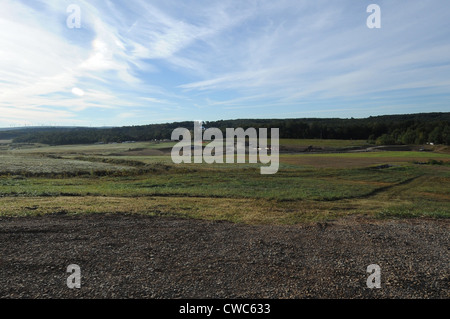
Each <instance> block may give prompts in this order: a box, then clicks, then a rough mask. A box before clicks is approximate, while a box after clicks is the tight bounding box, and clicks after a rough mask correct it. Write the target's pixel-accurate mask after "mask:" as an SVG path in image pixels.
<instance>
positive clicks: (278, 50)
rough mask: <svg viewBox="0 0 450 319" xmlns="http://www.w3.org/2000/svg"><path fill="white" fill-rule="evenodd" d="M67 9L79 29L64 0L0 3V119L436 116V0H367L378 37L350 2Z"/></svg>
mask: <svg viewBox="0 0 450 319" xmlns="http://www.w3.org/2000/svg"><path fill="white" fill-rule="evenodd" d="M74 3H76V4H77V5H79V7H80V9H81V28H80V29H70V28H68V27H67V25H66V19H67V16H68V13H67V11H66V9H67V6H68V5H69V4H71V2H70V1H57V0H49V1H41V0H37V1H33V2H29V1H25V0H24V1H13V0H2V10H0V44H1V45H0V108H1V111H2V118H1V120H0V124H2V125H8V123H16V122H17V121H19V120H20V119H22V122H24V123H32V122H34V121H40V122H41V120H43V121H45V120H46V119H47V121H48V122H52V123H55V122H61V123H68V122H70V121H72V122H73V123H80V124H83V123H85V124H92V121H93V122H94V124H95V120H92V119H93V118H99V117H101V118H102V124H108V122H109V121H110V122H114V123H118V124H120V120H122V121H123V124H132V123H138V122H139V123H142V122H145V121H147V122H154V121H156V120H157V119H173V118H175V117H174V113H175V114H176V117H177V118H180V119H183V118H184V119H186V120H189V119H192V118H198V117H203V118H205V117H208V118H209V119H217V118H232V117H239V116H245V117H253V116H264V115H267V116H269V115H271V114H292V115H293V116H295V114H303V113H305V112H306V113H307V112H314V111H316V114H317V115H319V116H320V115H321V114H324V115H325V114H327V111H328V110H330V109H334V110H335V112H336V114H338V113H339V114H342V115H345V114H349V116H352V115H351V114H353V113H355V114H356V113H357V114H363V113H365V114H367V115H370V112H371V110H374V109H375V107H377V108H378V109H380V110H385V108H384V107H385V106H386V105H390V106H391V107H394V108H395V105H398V108H399V109H402V110H406V111H407V109H404V107H405V105H410V109H411V110H417V109H418V108H419V106H414V107H413V106H412V105H414V101H413V99H416V100H420V101H421V102H420V103H423V98H422V97H424V96H427V97H428V98H429V105H430V106H432V107H433V109H432V110H437V111H442V110H443V109H444V108H445V105H446V104H445V103H446V102H445V101H447V100H448V97H449V95H450V94H449V93H450V76H449V74H450V72H449V71H450V56H449V55H448V52H450V40H449V39H450V34H449V32H450V22H449V21H450V20H449V19H448V16H450V6H448V5H447V2H446V0H432V1H429V2H426V3H425V2H422V1H418V0H412V1H409V2H408V4H405V3H403V2H399V1H397V2H392V1H384V0H379V1H378V4H379V5H380V7H381V8H382V21H383V22H382V28H381V29H377V30H373V29H368V28H367V26H366V24H365V21H366V18H367V16H368V14H367V12H366V10H365V9H366V6H367V4H366V3H364V2H358V4H355V2H354V1H340V2H334V1H325V0H317V1H314V2H312V1H306V0H305V1H298V0H295V1H294V0H280V1H264V0H250V1H236V0H223V1H206V0H201V1H195V2H184V1H177V0H168V1H158V2H154V1H145V0H133V1H127V2H119V1H111V0H106V1H87V0H77V1H74ZM376 98H379V99H376ZM368 99H369V100H372V101H377V103H379V104H371V108H370V110H369V109H368V108H367V107H365V106H364V104H363V103H361V101H364V100H368ZM389 99H391V101H396V103H397V104H393V103H389V102H388V101H389ZM341 103H348V104H350V105H349V107H342V105H341ZM357 103H360V107H359V111H357V112H356V111H354V110H356V109H358V105H357ZM373 103H375V102H373ZM381 103H384V104H381ZM319 105H320V108H321V109H318V106H319ZM258 108H260V110H261V111H260V112H258V111H255V110H256V109H258ZM274 109H277V111H276V112H274ZM27 110H28V111H27ZM424 111H431V110H430V109H426V108H424ZM144 112H147V113H144ZM89 114H92V116H89ZM146 114H147V117H148V119H145V116H146ZM133 116H134V117H133ZM105 122H106V123H105Z"/></svg>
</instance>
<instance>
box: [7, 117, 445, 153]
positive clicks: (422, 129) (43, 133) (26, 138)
mask: <svg viewBox="0 0 450 319" xmlns="http://www.w3.org/2000/svg"><path fill="white" fill-rule="evenodd" d="M203 126H204V128H209V127H217V128H219V129H221V130H222V132H223V133H224V134H225V130H226V128H237V127H242V128H244V129H246V128H249V127H254V128H257V129H258V128H268V129H269V130H268V131H269V132H270V128H279V132H280V138H296V139H347V140H348V139H354V140H367V141H368V142H369V143H373V144H378V145H388V144H389V145H393V144H424V143H434V144H447V145H450V113H418V114H404V115H384V116H374V117H368V118H363V119H354V118H350V119H340V118H325V119H323V118H300V119H237V120H219V121H206V122H203ZM177 127H183V128H188V129H193V128H194V123H193V122H187V121H185V122H174V123H165V124H149V125H140V126H123V127H113V128H85V127H78V128H34V129H33V128H28V129H15V130H11V131H8V130H6V131H0V139H11V138H12V139H13V142H14V143H42V144H49V145H66V144H91V143H112V142H125V141H151V140H164V139H169V140H170V139H171V134H172V131H173V130H174V129H175V128H177Z"/></svg>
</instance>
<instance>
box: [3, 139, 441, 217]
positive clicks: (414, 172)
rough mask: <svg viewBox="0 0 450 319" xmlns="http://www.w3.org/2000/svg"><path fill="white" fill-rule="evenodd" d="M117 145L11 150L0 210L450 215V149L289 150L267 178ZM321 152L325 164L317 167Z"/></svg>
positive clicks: (241, 168)
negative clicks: (298, 152)
mask: <svg viewBox="0 0 450 319" xmlns="http://www.w3.org/2000/svg"><path fill="white" fill-rule="evenodd" d="M156 145H157V144H155V145H153V144H143V145H137V146H144V147H157V146H156ZM128 146H129V145H127V147H128ZM164 146H167V145H164ZM118 147H119V146H118V145H115V144H113V145H105V146H104V148H102V145H95V146H83V147H80V148H76V147H55V148H52V147H47V148H45V150H46V151H45V152H42V149H43V148H39V152H35V151H34V150H31V151H30V149H27V150H26V152H28V153H25V150H24V152H17V153H14V152H12V153H11V152H8V153H6V154H2V156H3V157H2V158H3V159H5V160H4V161H2V162H1V163H0V216H30V215H31V216H32V215H39V214H48V213H57V212H63V213H67V214H84V213H108V212H111V213H113V212H121V213H139V214H147V215H158V216H160V215H163V216H180V217H184V218H201V219H214V220H228V221H232V222H243V223H263V224H296V223H301V222H310V221H322V220H330V219H336V218H341V217H345V216H349V215H355V214H357V215H366V216H371V217H376V218H422V217H427V218H449V217H450V209H449V205H448V203H449V201H450V195H449V191H448V190H449V181H450V167H449V166H448V165H431V164H433V163H435V162H434V161H437V162H438V163H440V161H442V164H445V163H447V162H448V161H449V160H450V156H449V155H448V154H437V153H430V152H379V153H378V152H377V153H348V154H311V155H303V154H302V155H283V156H281V165H280V169H279V171H278V173H277V174H274V175H261V174H260V170H259V167H260V164H213V165H209V164H180V165H175V164H173V163H172V162H171V159H170V156H111V155H107V154H110V152H113V151H114V152H116V151H118V149H116V148H118ZM121 147H122V148H121V149H122V150H125V148H123V145H121ZM133 147H135V145H133ZM94 148H95V152H94V151H93V150H94ZM69 149H70V151H69ZM87 150H89V151H87ZM319 158H322V159H324V160H325V161H324V162H322V163H320V165H317V161H318V159H319ZM306 159H307V160H308V161H310V162H308V163H309V164H311V165H309V164H305V163H306V162H305V160H306ZM342 159H344V160H345V161H344V162H339V160H342ZM417 159H419V160H421V162H426V163H425V164H426V165H418V164H415V163H414V161H416V160H417ZM423 159H426V160H423ZM337 163H339V165H337ZM313 164H316V165H313ZM379 164H389V165H386V166H384V165H381V166H380V165H379ZM47 173H50V175H46V174H47Z"/></svg>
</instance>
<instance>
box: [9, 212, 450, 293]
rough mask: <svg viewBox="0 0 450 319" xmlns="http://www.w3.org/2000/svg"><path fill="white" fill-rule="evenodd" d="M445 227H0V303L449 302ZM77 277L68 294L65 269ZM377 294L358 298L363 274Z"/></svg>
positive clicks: (80, 222)
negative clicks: (372, 278)
mask: <svg viewBox="0 0 450 319" xmlns="http://www.w3.org/2000/svg"><path fill="white" fill-rule="evenodd" d="M449 239H450V238H449V222H448V221H447V220H423V219H416V220H390V221H380V220H369V219H366V218H362V217H352V218H349V219H342V220H338V221H334V222H328V223H317V224H304V225H298V226H265V225H264V226H260V225H259V226H254V225H242V224H233V223H229V222H221V221H202V220H193V219H177V218H171V217H147V216H141V215H131V214H91V215H76V216H70V215H64V214H53V215H45V216H38V217H21V218H0V242H1V245H0V298H6V299H10V298H44V299H47V298H48V299H49V298H92V299H94V298H96V299H97V298H121V299H122V298H156V299H158V298H164V299H166V298H170V299H173V298H221V299H224V298H276V299H285V298H286V299H291V298H358V299H359V298H383V299H384V298H438V299H446V298H449V297H450V291H449V279H450V278H449V277H450V272H449V247H450V245H449V243H450V240H449ZM71 264H77V265H79V266H80V268H81V288H80V289H69V288H68V287H67V285H66V280H67V278H68V277H69V275H70V273H68V272H67V266H69V265H71ZM371 264H377V265H379V266H380V268H381V288H379V289H377V288H373V289H369V288H368V287H367V278H368V277H369V275H370V274H369V273H368V272H367V266H369V265H371Z"/></svg>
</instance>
